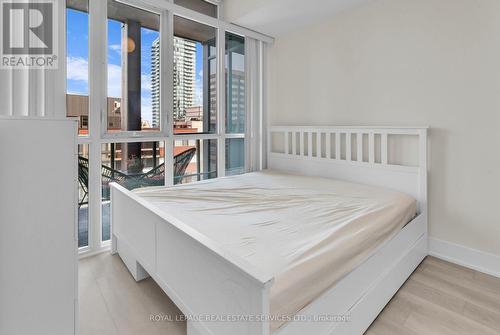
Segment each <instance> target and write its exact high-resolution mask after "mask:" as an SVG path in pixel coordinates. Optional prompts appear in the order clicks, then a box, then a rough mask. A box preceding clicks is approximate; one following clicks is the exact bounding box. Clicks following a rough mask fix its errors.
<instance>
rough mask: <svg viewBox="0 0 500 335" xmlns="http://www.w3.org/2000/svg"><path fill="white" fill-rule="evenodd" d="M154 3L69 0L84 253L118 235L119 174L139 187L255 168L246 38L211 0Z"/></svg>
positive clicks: (71, 101) (70, 88) (71, 96)
mask: <svg viewBox="0 0 500 335" xmlns="http://www.w3.org/2000/svg"><path fill="white" fill-rule="evenodd" d="M148 3H150V2H149V1H148V0H144V1H140V2H139V1H136V0H119V1H118V0H107V1H102V0H67V11H66V16H67V64H68V69H67V73H68V76H67V92H68V95H67V101H68V102H67V114H68V116H74V117H77V118H78V120H79V130H78V131H79V135H80V136H79V159H78V165H79V173H78V174H79V176H78V177H79V178H78V179H79V185H80V188H79V246H80V247H81V248H82V252H87V251H88V252H93V251H98V250H99V249H101V248H103V247H106V246H107V245H108V243H109V239H110V238H111V234H112V232H111V227H110V225H111V222H110V185H109V184H110V183H111V182H116V183H118V184H121V185H122V186H124V187H126V188H128V189H131V190H132V189H136V188H141V187H148V186H160V185H174V184H182V183H190V182H196V181H200V180H204V179H209V178H216V177H220V176H224V175H226V174H228V175H230V174H237V173H243V172H244V171H245V170H246V160H245V157H246V155H245V149H246V147H247V146H246V144H247V143H246V141H247V135H246V134H247V130H248V129H247V118H248V111H247V100H248V96H247V93H246V92H247V90H246V85H247V79H246V78H247V73H246V65H245V64H246V63H245V61H246V58H245V57H248V56H246V55H245V38H244V37H243V36H242V35H239V34H238V33H234V32H226V28H227V27H228V24H227V23H224V22H223V21H220V20H219V19H217V16H218V7H217V5H216V4H214V3H213V2H211V1H204V0H182V1H181V0H175V1H170V2H168V1H165V4H159V3H158V2H157V1H151V4H148ZM158 6H162V7H161V8H159V7H158ZM178 6H181V7H178ZM181 8H183V9H181ZM194 11H196V12H194ZM234 29H235V30H238V29H240V28H238V27H234Z"/></svg>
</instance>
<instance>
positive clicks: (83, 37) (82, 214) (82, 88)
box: [66, 0, 89, 248]
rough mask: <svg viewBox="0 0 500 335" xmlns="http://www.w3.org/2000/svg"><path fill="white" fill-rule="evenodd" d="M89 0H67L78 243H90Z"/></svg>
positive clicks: (69, 105)
mask: <svg viewBox="0 0 500 335" xmlns="http://www.w3.org/2000/svg"><path fill="white" fill-rule="evenodd" d="M88 5H89V4H88V0H68V1H67V10H66V26H67V34H66V48H67V58H66V63H67V69H66V71H67V79H66V91H67V94H66V114H67V116H71V117H75V118H77V120H78V135H79V136H78V137H79V138H78V141H79V142H80V144H79V145H78V247H80V248H83V247H87V246H88V243H89V193H88V188H89V179H88V158H89V156H88V154H89V146H88V144H86V142H87V141H88V135H89V123H88V122H89V69H88V65H89V43H88V40H89V13H88Z"/></svg>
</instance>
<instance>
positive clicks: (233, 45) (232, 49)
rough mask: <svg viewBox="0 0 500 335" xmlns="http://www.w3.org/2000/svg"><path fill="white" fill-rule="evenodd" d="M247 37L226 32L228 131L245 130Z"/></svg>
mask: <svg viewBox="0 0 500 335" xmlns="http://www.w3.org/2000/svg"><path fill="white" fill-rule="evenodd" d="M245 105H246V102H245V39H244V38H243V37H241V36H238V35H235V34H231V33H226V132H228V133H233V134H234V133H244V132H245V118H246V114H245Z"/></svg>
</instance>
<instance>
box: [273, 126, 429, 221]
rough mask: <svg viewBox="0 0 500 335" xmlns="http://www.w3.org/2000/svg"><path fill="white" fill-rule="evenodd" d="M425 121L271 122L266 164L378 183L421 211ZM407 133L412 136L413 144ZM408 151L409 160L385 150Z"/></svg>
mask: <svg viewBox="0 0 500 335" xmlns="http://www.w3.org/2000/svg"><path fill="white" fill-rule="evenodd" d="M427 130H428V128H427V127H411V128H410V127H335V126H331V127H330V126H328V127H313V126H272V127H270V129H269V136H268V139H269V140H268V168H270V169H275V170H282V171H287V172H294V173H299V174H304V175H312V176H321V177H327V178H335V179H341V180H346V181H352V182H358V183H362V184H368V185H375V186H382V187H386V188H390V189H394V190H398V191H401V192H404V193H407V194H410V195H412V196H413V197H415V198H416V199H417V201H418V209H419V213H424V214H427ZM408 138H412V139H413V140H414V141H413V143H414V145H413V146H412V145H406V148H405V146H404V145H405V144H408V143H410V141H409V140H408ZM396 155H398V156H405V157H409V156H411V155H413V157H414V159H413V160H412V162H411V163H406V162H401V161H399V160H398V159H397V158H396V157H391V156H396Z"/></svg>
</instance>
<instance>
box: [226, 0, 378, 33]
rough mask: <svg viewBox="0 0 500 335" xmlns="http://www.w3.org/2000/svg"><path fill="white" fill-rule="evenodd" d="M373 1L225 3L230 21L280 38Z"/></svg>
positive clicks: (241, 0)
mask: <svg viewBox="0 0 500 335" xmlns="http://www.w3.org/2000/svg"><path fill="white" fill-rule="evenodd" d="M369 1H373V0H224V6H225V16H226V17H225V18H226V20H227V21H230V22H233V23H235V24H238V25H241V26H244V27H247V28H250V29H253V30H255V31H258V32H261V33H264V34H267V35H270V36H274V37H279V36H282V35H284V34H286V33H288V32H290V31H293V30H296V29H299V28H302V27H305V26H308V25H311V24H314V23H316V22H320V21H322V20H326V19H328V18H330V17H332V16H334V15H335V14H337V13H339V12H341V11H343V10H346V9H349V8H352V7H356V6H359V5H361V4H364V3H367V2H369Z"/></svg>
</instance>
